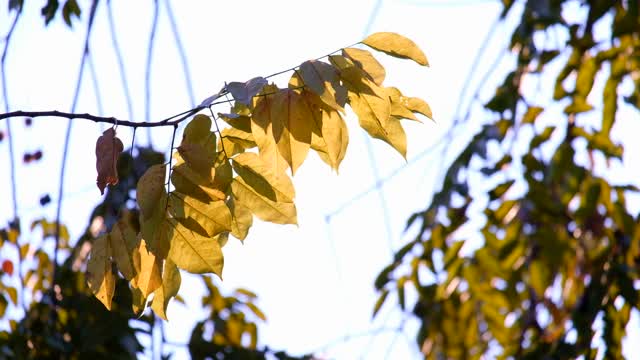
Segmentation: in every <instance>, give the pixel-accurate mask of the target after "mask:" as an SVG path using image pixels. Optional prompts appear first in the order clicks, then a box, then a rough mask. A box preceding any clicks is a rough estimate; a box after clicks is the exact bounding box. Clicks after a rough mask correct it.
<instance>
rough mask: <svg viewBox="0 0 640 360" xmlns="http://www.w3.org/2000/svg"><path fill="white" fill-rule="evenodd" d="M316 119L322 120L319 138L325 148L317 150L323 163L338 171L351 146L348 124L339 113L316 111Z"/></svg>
mask: <svg viewBox="0 0 640 360" xmlns="http://www.w3.org/2000/svg"><path fill="white" fill-rule="evenodd" d="M314 117H315V118H317V119H320V124H319V126H320V128H321V136H319V138H320V139H321V141H322V142H323V146H322V147H321V148H316V149H315V150H316V151H317V152H318V155H319V156H320V158H321V159H322V161H324V162H325V163H327V164H328V165H329V166H331V167H332V168H333V169H334V170H336V171H338V167H339V166H340V163H341V162H342V159H344V156H345V155H346V153H347V145H349V130H348V129H347V124H346V123H345V122H344V119H342V116H341V115H340V113H338V112H337V111H325V110H321V109H316V110H315V113H314Z"/></svg>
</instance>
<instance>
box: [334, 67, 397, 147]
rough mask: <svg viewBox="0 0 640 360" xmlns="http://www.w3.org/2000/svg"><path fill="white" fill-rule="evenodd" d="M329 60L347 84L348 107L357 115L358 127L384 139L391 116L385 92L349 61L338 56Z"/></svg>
mask: <svg viewBox="0 0 640 360" xmlns="http://www.w3.org/2000/svg"><path fill="white" fill-rule="evenodd" d="M329 59H330V60H331V62H332V63H333V64H335V65H336V67H337V68H338V69H339V71H340V76H341V78H342V79H343V80H344V81H345V83H346V84H347V88H348V89H349V93H348V95H349V105H351V108H352V109H353V111H354V112H355V113H356V115H358V119H359V121H360V125H361V126H362V127H363V128H364V129H365V130H367V132H369V134H371V136H374V137H378V138H381V137H384V136H385V135H386V134H385V130H384V128H385V126H386V122H387V120H388V119H389V116H390V115H391V101H390V100H389V97H388V96H387V94H386V92H385V90H384V89H382V88H380V87H379V86H378V85H376V84H375V83H374V82H373V81H371V80H369V78H368V77H367V75H366V73H364V72H363V71H362V69H360V68H358V67H357V66H355V65H354V64H353V62H351V60H349V59H347V58H345V57H343V56H339V55H332V56H330V57H329ZM374 134H375V135H374Z"/></svg>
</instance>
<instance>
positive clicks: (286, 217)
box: [231, 177, 297, 224]
mask: <svg viewBox="0 0 640 360" xmlns="http://www.w3.org/2000/svg"><path fill="white" fill-rule="evenodd" d="M231 191H232V192H233V196H234V198H235V200H236V203H237V204H238V205H242V206H245V207H247V208H248V209H249V210H251V212H253V213H254V214H255V215H256V216H257V217H259V218H260V219H262V220H264V221H270V222H273V223H276V224H296V223H297V218H296V207H295V205H294V204H293V203H290V202H276V201H273V200H271V199H269V198H267V197H265V196H264V195H262V194H260V193H259V192H257V191H256V189H255V188H254V187H252V186H250V185H249V184H247V183H246V182H245V181H244V179H242V178H241V177H236V178H234V180H233V182H232V183H231Z"/></svg>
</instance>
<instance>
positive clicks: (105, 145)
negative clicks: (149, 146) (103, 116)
mask: <svg viewBox="0 0 640 360" xmlns="http://www.w3.org/2000/svg"><path fill="white" fill-rule="evenodd" d="M123 148H124V146H123V145H122V141H120V139H118V138H117V137H116V131H115V130H114V129H113V128H111V129H107V130H105V132H104V133H102V136H100V137H99V138H98V141H97V142H96V169H97V170H98V179H97V181H96V182H97V184H98V189H100V194H104V188H105V187H106V186H107V185H115V184H117V183H118V168H117V164H118V156H119V155H120V153H121V152H122V150H123Z"/></svg>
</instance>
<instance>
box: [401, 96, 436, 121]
mask: <svg viewBox="0 0 640 360" xmlns="http://www.w3.org/2000/svg"><path fill="white" fill-rule="evenodd" d="M402 101H403V103H404V106H406V107H407V109H409V110H411V111H413V112H414V113H419V114H422V115H424V116H426V117H428V118H429V119H431V120H433V114H432V113H431V107H430V106H429V104H427V103H426V102H425V101H424V100H422V99H420V98H417V97H403V98H402Z"/></svg>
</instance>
